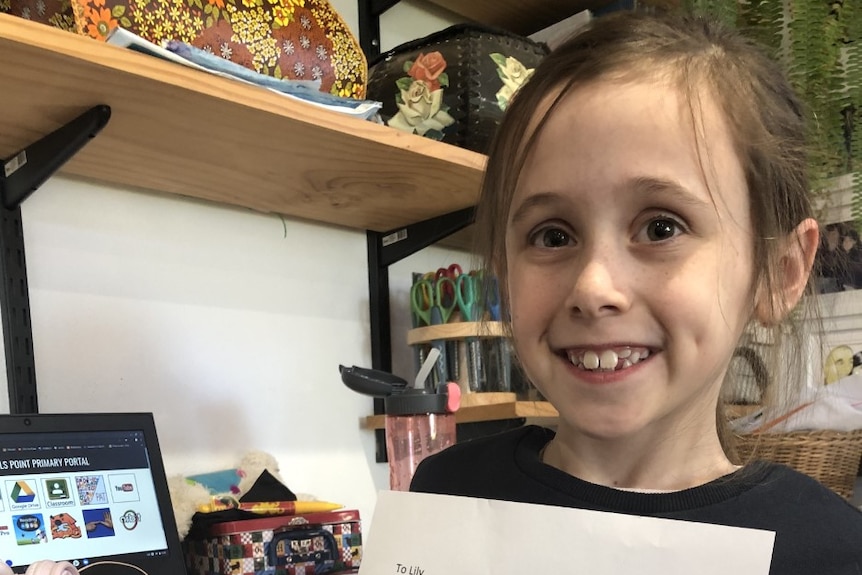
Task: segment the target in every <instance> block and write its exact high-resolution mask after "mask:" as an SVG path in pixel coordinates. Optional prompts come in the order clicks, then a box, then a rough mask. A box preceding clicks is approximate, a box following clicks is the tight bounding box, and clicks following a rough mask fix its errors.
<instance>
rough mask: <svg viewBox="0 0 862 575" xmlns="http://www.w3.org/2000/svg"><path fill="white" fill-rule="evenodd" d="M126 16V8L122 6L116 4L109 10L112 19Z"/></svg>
mask: <svg viewBox="0 0 862 575" xmlns="http://www.w3.org/2000/svg"><path fill="white" fill-rule="evenodd" d="M125 14H126V7H125V6H123V5H122V4H117V5H116V6H114V7H113V8H112V9H111V16H113V17H114V18H122V17H123V16H124V15H125Z"/></svg>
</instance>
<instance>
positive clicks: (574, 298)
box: [566, 254, 631, 318]
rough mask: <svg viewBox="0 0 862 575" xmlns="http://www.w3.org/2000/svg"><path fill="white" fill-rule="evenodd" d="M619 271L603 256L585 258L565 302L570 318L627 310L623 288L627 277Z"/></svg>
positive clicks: (626, 293)
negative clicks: (569, 311)
mask: <svg viewBox="0 0 862 575" xmlns="http://www.w3.org/2000/svg"><path fill="white" fill-rule="evenodd" d="M586 256H587V255H586V254H585V257H586ZM621 267H622V266H619V265H617V263H616V262H614V261H613V258H612V257H609V256H607V255H600V254H592V255H590V256H589V257H588V258H586V259H585V261H584V262H583V263H582V265H581V266H580V267H579V269H578V270H576V271H575V277H574V284H573V285H572V289H571V292H570V293H569V297H568V300H567V302H566V305H567V306H568V308H569V309H570V310H571V312H572V314H574V315H576V316H579V317H586V318H597V317H602V316H606V315H614V314H619V313H622V312H624V311H626V310H627V309H629V307H630V305H631V298H630V295H629V293H628V290H627V288H626V286H627V285H628V284H629V280H630V276H629V275H628V274H625V272H624V271H621V269H620V268H621Z"/></svg>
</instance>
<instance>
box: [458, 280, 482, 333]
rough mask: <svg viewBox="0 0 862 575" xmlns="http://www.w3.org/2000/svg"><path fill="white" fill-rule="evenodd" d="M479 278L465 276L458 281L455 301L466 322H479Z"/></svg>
mask: <svg viewBox="0 0 862 575" xmlns="http://www.w3.org/2000/svg"><path fill="white" fill-rule="evenodd" d="M478 283H479V278H477V277H475V276H472V275H469V274H464V275H460V276H458V279H457V280H456V286H457V289H456V290H455V299H456V300H457V301H458V308H459V309H460V310H461V316H462V317H463V319H464V321H479V312H480V307H479V299H478V296H479V285H478Z"/></svg>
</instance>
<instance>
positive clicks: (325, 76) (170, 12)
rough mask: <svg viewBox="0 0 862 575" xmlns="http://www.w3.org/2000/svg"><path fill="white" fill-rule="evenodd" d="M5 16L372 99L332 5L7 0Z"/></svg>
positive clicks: (363, 66)
mask: <svg viewBox="0 0 862 575" xmlns="http://www.w3.org/2000/svg"><path fill="white" fill-rule="evenodd" d="M0 11H5V12H9V13H11V14H14V15H16V16H21V17H24V18H28V19H30V20H34V21H38V22H42V23H45V24H52V25H54V26H57V27H60V28H64V29H66V30H71V31H76V32H78V33H80V34H83V35H86V36H90V37H92V38H95V39H97V40H105V38H106V37H107V35H108V33H109V32H110V31H111V30H112V29H114V28H116V27H117V26H121V27H123V28H125V29H126V30H129V31H130V32H133V33H135V34H137V35H138V36H140V37H142V38H144V39H145V40H149V41H150V42H153V43H155V44H160V43H161V42H162V41H163V40H179V41H181V42H185V43H187V44H191V45H193V46H196V47H198V48H202V49H204V50H207V51H209V52H212V53H213V54H217V55H219V56H221V57H223V58H225V59H227V60H231V61H232V62H236V63H238V64H242V65H243V66H245V67H247V68H249V69H251V70H254V71H256V72H259V73H261V74H266V75H268V76H273V77H276V78H289V79H291V80H320V82H321V85H320V91H321V92H327V93H330V94H335V95H337V96H343V97H352V98H357V99H363V98H365V87H366V80H367V75H368V65H367V63H366V60H365V55H364V54H363V52H362V49H361V48H360V46H359V42H358V41H357V40H356V38H355V37H354V36H353V34H352V33H351V32H350V29H349V28H348V27H347V25H346V24H345V23H344V21H343V20H342V19H341V17H340V16H339V15H338V12H336V11H335V10H334V9H333V8H332V7H331V6H330V5H329V3H328V2H327V1H326V0H267V1H266V2H263V1H255V0H0Z"/></svg>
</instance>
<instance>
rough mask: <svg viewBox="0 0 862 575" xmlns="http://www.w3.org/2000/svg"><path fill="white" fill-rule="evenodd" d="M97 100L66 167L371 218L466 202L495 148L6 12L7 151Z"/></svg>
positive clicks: (109, 178)
mask: <svg viewBox="0 0 862 575" xmlns="http://www.w3.org/2000/svg"><path fill="white" fill-rule="evenodd" d="M98 104H107V105H108V106H110V107H111V109H112V116H111V120H110V122H109V123H108V125H107V126H106V127H105V129H104V130H103V131H102V132H101V133H100V134H99V135H98V136H97V137H96V138H94V139H93V141H92V142H90V143H89V144H87V146H85V147H84V148H83V150H81V151H80V152H79V153H78V154H77V155H76V156H75V157H74V158H73V159H72V160H71V161H69V162H68V163H67V164H66V165H65V166H64V167H63V168H62V170H61V172H62V173H66V174H72V175H76V176H83V177H87V178H92V179H95V180H98V181H101V182H106V183H112V184H120V185H126V186H132V187H138V188H143V189H147V190H152V191H157V192H164V193H168V194H178V195H183V196H191V197H195V198H202V199H205V200H211V201H214V202H219V203H224V204H231V205H236V206H243V207H247V208H251V209H253V210H257V211H261V212H275V213H280V214H285V215H289V216H295V217H299V218H302V219H307V220H312V221H316V222H322V223H328V224H335V225H340V226H347V227H351V228H357V229H362V230H366V229H368V230H374V231H388V230H391V229H394V228H398V227H400V226H403V225H407V224H411V223H415V222H418V221H422V220H425V219H428V218H430V217H434V216H438V215H441V214H445V213H448V212H451V211H455V210H458V209H462V208H466V207H470V206H472V205H474V204H475V202H476V199H477V198H478V191H479V184H480V180H481V176H482V170H483V168H484V163H485V156H483V155H481V154H477V153H475V152H472V151H469V150H464V149H461V148H458V147H455V146H452V145H449V144H444V143H441V142H436V141H434V140H430V139H427V138H422V137H420V136H415V135H411V134H406V133H403V132H399V131H397V130H394V129H392V128H389V127H386V126H382V125H379V124H375V123H373V122H367V121H363V120H358V119H355V118H350V117H347V116H345V115H343V114H339V113H337V112H329V111H326V110H322V109H320V108H317V107H314V106H311V105H309V104H305V103H303V102H297V101H294V100H290V99H288V98H286V97H284V96H282V95H279V94H276V93H274V92H271V91H269V90H266V89H263V88H259V87H256V86H251V85H248V84H244V83H241V82H235V81H231V80H229V79H225V78H221V77H218V76H215V75H212V74H208V73H205V72H201V71H198V70H193V69H191V68H186V67H184V66H180V65H177V64H174V63H170V62H167V61H163V60H160V59H158V58H154V57H151V56H146V55H143V54H139V53H136V52H133V51H131V50H126V49H123V48H117V47H114V46H108V45H105V44H102V43H100V42H97V41H94V40H91V39H89V38H85V37H83V36H77V35H75V34H72V33H70V32H65V31H62V30H59V29H55V28H52V27H50V26H46V25H43V24H37V23H34V22H30V21H27V20H24V19H21V18H16V17H14V16H10V15H8V14H0V110H2V111H0V158H8V157H10V156H12V154H14V153H16V152H17V151H19V150H20V149H22V148H24V147H26V146H28V145H30V144H31V143H33V142H35V141H36V140H38V139H39V138H41V137H42V136H44V135H45V134H47V133H49V132H51V131H53V130H55V129H57V128H59V127H60V126H62V125H63V124H65V123H67V122H68V121H70V120H72V119H73V118H75V117H77V116H78V115H79V114H81V113H82V112H84V111H85V110H87V109H89V108H90V107H92V106H95V105H98Z"/></svg>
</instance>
